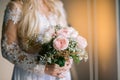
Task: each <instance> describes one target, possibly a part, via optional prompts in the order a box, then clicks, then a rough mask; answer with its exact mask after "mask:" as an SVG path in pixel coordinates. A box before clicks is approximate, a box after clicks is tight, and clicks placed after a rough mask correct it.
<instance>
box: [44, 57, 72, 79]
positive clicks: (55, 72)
mask: <svg viewBox="0 0 120 80" xmlns="http://www.w3.org/2000/svg"><path fill="white" fill-rule="evenodd" d="M72 62H73V60H72V59H69V60H68V61H66V63H65V66H63V67H59V65H57V64H54V65H46V67H45V73H46V74H48V75H51V76H55V77H58V78H64V77H65V75H64V73H65V72H67V71H69V69H70V68H71V66H72Z"/></svg>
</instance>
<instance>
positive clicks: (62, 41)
mask: <svg viewBox="0 0 120 80" xmlns="http://www.w3.org/2000/svg"><path fill="white" fill-rule="evenodd" d="M68 44H69V40H68V39H67V38H65V37H64V36H58V37H57V38H56V39H55V40H54V41H53V47H54V48H55V49H56V50H65V49H67V47H68Z"/></svg>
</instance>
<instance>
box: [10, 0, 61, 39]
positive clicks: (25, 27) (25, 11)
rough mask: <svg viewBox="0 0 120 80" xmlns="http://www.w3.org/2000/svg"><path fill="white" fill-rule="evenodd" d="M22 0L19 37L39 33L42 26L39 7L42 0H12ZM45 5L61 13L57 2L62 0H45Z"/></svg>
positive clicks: (52, 10) (50, 9)
mask: <svg viewBox="0 0 120 80" xmlns="http://www.w3.org/2000/svg"><path fill="white" fill-rule="evenodd" d="M11 1H20V2H22V17H21V20H20V22H19V26H18V34H19V37H22V38H24V37H31V36H33V35H36V34H38V33H39V30H40V29H39V28H40V23H41V22H40V18H39V17H40V15H39V7H40V4H39V2H38V1H40V0H11ZM43 1H44V4H45V6H46V7H47V8H48V9H49V11H51V12H53V13H55V14H57V15H58V16H60V15H61V13H60V11H59V10H57V9H56V7H57V6H58V5H57V6H56V2H57V1H60V0H43Z"/></svg>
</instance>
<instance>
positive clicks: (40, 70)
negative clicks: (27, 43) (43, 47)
mask: <svg viewBox="0 0 120 80" xmlns="http://www.w3.org/2000/svg"><path fill="white" fill-rule="evenodd" d="M9 5H10V6H9ZM20 17H21V10H20V8H19V7H18V6H17V4H16V3H13V2H12V3H9V4H8V6H7V8H6V10H5V15H4V24H3V30H2V39H1V48H2V55H3V57H4V58H6V59H7V60H9V61H10V62H11V63H13V64H15V65H17V66H19V67H21V68H23V69H24V70H27V71H30V72H34V73H37V74H39V75H43V74H44V65H43V64H40V63H39V62H37V60H36V59H37V54H36V55H32V54H28V53H26V52H24V51H22V49H21V48H20V47H19V45H18V42H17V34H16V28H17V23H18V22H19V20H20Z"/></svg>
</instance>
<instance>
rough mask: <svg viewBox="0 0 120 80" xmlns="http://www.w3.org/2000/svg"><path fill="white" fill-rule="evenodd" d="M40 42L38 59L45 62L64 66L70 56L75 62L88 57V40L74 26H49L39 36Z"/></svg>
mask: <svg viewBox="0 0 120 80" xmlns="http://www.w3.org/2000/svg"><path fill="white" fill-rule="evenodd" d="M39 41H40V42H39ZM38 43H41V47H40V52H39V56H38V60H39V61H40V62H41V61H42V63H44V64H46V63H47V64H58V65H59V66H60V67H62V66H64V65H65V62H66V60H68V59H70V58H72V59H73V61H75V62H79V61H81V60H83V59H84V60H85V61H86V60H87V59H88V55H87V52H86V50H85V48H86V47H87V41H86V39H85V38H83V37H82V36H80V35H79V34H78V32H77V31H76V30H75V29H74V28H72V27H62V26H59V25H57V26H54V27H49V28H48V29H46V30H45V31H44V34H43V35H42V36H39V37H38Z"/></svg>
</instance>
